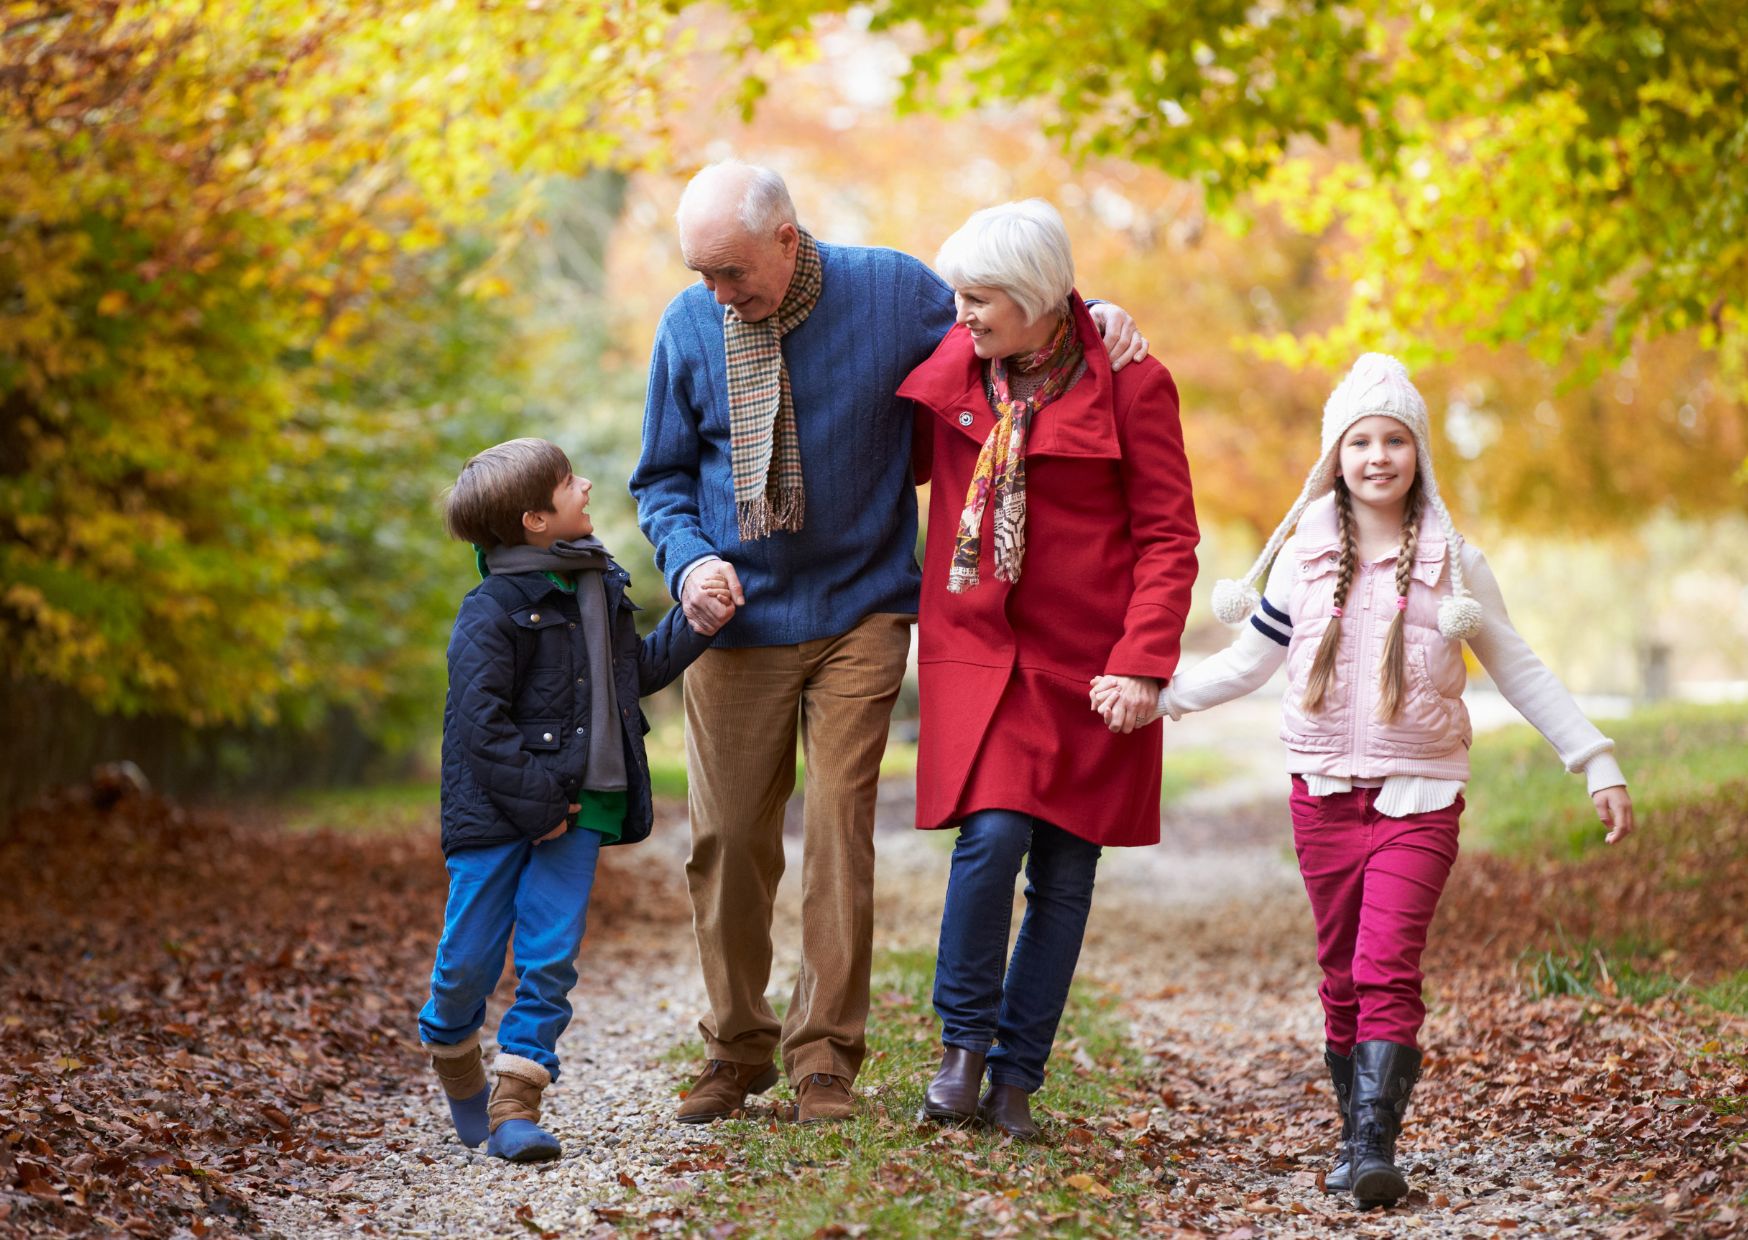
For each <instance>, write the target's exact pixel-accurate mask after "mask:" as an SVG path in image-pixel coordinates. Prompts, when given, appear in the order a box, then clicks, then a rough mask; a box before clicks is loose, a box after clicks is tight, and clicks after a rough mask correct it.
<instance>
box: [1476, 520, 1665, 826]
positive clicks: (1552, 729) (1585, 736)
mask: <svg viewBox="0 0 1748 1240" xmlns="http://www.w3.org/2000/svg"><path fill="white" fill-rule="evenodd" d="M1463 577H1464V580H1465V581H1466V582H1467V583H1468V586H1469V591H1470V593H1471V594H1473V595H1474V597H1475V601H1476V602H1478V603H1480V604H1481V607H1482V610H1483V611H1484V612H1485V614H1486V620H1485V621H1484V622H1483V623H1482V626H1481V631H1480V632H1479V633H1478V634H1476V635H1475V636H1474V637H1472V638H1470V639H1469V648H1470V649H1471V650H1473V651H1474V652H1475V657H1476V658H1477V659H1479V660H1480V661H1481V666H1482V667H1484V668H1486V669H1487V674H1488V675H1489V676H1491V677H1492V678H1493V683H1494V684H1495V685H1497V686H1498V688H1499V692H1500V694H1501V695H1503V696H1504V698H1505V700H1506V701H1508V702H1510V703H1511V704H1512V706H1513V707H1514V708H1516V710H1517V712H1518V714H1520V715H1522V716H1523V717H1524V718H1525V719H1526V720H1528V721H1529V723H1530V725H1531V726H1532V727H1534V728H1535V730H1536V731H1538V732H1540V733H1541V734H1542V735H1543V736H1544V737H1546V738H1547V741H1548V744H1550V745H1552V746H1553V747H1554V751H1555V752H1556V753H1558V754H1559V755H1560V761H1561V762H1563V763H1565V765H1566V769H1567V770H1569V771H1582V772H1584V777H1585V783H1586V784H1587V785H1588V788H1589V791H1590V798H1591V800H1592V802H1594V803H1595V805H1596V812H1597V817H1598V818H1600V819H1601V820H1602V821H1603V822H1604V823H1605V824H1606V825H1607V826H1608V828H1609V833H1608V840H1609V843H1611V844H1612V843H1614V842H1615V841H1616V840H1618V839H1621V838H1622V837H1624V836H1625V835H1627V834H1628V833H1629V832H1630V831H1632V829H1633V825H1634V824H1633V803H1632V798H1631V797H1630V796H1628V794H1627V786H1626V785H1627V779H1626V776H1625V775H1623V774H1621V768H1620V763H1619V762H1617V761H1615V756H1614V742H1613V741H1612V740H1610V739H1609V738H1608V737H1606V736H1604V735H1603V734H1602V732H1601V731H1600V730H1598V728H1597V726H1596V725H1595V724H1594V723H1592V722H1590V720H1588V719H1586V718H1585V717H1584V712H1583V711H1581V710H1579V709H1578V703H1577V702H1576V701H1574V700H1573V697H1572V694H1571V692H1570V691H1568V690H1567V688H1566V686H1565V685H1563V684H1561V683H1560V679H1559V677H1557V676H1555V675H1554V673H1553V672H1551V671H1549V670H1548V665H1547V664H1545V663H1543V662H1542V661H1541V660H1540V659H1539V658H1537V657H1536V652H1535V651H1533V650H1531V649H1530V646H1529V643H1528V642H1526V641H1525V640H1524V639H1523V635H1522V634H1520V633H1519V632H1518V631H1517V630H1516V629H1515V628H1513V627H1512V625H1511V616H1510V615H1509V614H1508V613H1507V612H1506V610H1505V596H1504V595H1503V594H1502V593H1501V592H1500V589H1499V581H1498V579H1497V578H1495V577H1494V576H1493V570H1492V569H1491V568H1489V567H1488V566H1487V561H1486V559H1485V558H1484V557H1483V556H1482V554H1481V553H1480V552H1479V551H1477V550H1475V548H1473V547H1471V546H1468V545H1467V544H1465V545H1464V547H1463Z"/></svg>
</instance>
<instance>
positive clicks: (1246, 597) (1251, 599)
mask: <svg viewBox="0 0 1748 1240" xmlns="http://www.w3.org/2000/svg"><path fill="white" fill-rule="evenodd" d="M1261 601H1262V595H1260V594H1258V593H1257V592H1256V587H1255V586H1252V585H1251V584H1250V583H1249V582H1244V581H1233V580H1232V579H1231V578H1229V577H1228V578H1225V579H1224V580H1221V581H1217V582H1215V583H1214V616H1215V618H1216V619H1218V620H1219V621H1220V623H1221V624H1243V623H1244V618H1245V617H1246V616H1248V615H1250V613H1251V612H1253V611H1255V610H1256V605H1257V604H1258V603H1260V602H1261Z"/></svg>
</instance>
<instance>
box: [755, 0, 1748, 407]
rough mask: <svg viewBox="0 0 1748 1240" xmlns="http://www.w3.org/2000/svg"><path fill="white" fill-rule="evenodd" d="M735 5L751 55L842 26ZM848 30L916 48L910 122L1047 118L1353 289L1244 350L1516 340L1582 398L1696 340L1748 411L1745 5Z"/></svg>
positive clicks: (968, 20) (912, 5)
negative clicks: (1331, 312)
mask: <svg viewBox="0 0 1748 1240" xmlns="http://www.w3.org/2000/svg"><path fill="white" fill-rule="evenodd" d="M733 7H734V8H735V9H736V11H737V12H740V13H742V14H744V17H745V22H746V26H745V36H744V40H743V45H744V46H745V47H748V48H764V49H770V48H780V49H781V48H789V49H793V48H794V47H796V46H798V45H805V44H806V42H807V39H808V37H809V30H810V23H811V22H812V20H813V19H814V18H815V17H817V16H819V15H821V14H823V13H828V12H842V11H844V10H846V9H848V8H849V7H850V5H849V3H848V0H782V2H779V3H775V4H773V3H766V2H764V0H761V2H760V3H758V4H756V5H755V4H752V3H751V2H750V0H734V6H733ZM858 11H860V12H863V13H866V14H868V19H869V21H870V25H871V28H872V29H874V30H885V31H893V32H896V33H899V34H901V35H902V36H903V37H904V38H905V39H906V41H907V46H909V47H910V48H911V49H912V51H911V54H910V56H909V69H908V72H907V74H906V77H905V82H904V101H905V102H906V103H908V104H910V105H912V106H917V105H923V104H928V105H933V106H964V105H968V104H971V105H974V104H978V103H986V102H1003V103H1014V102H1023V101H1034V102H1037V103H1040V104H1041V105H1043V107H1042V115H1043V116H1044V118H1045V124H1046V125H1047V126H1048V128H1049V129H1050V130H1051V132H1053V133H1054V134H1055V136H1057V137H1058V138H1059V139H1060V140H1061V141H1062V142H1063V143H1064V144H1065V145H1066V146H1067V148H1068V149H1070V150H1071V151H1073V152H1075V153H1077V154H1079V155H1085V156H1117V157H1121V158H1125V159H1130V160H1134V161H1137V162H1140V163H1144V164H1149V165H1152V166H1155V167H1158V168H1160V169H1162V170H1164V171H1166V172H1168V173H1170V174H1171V175H1173V176H1174V177H1179V178H1186V179H1189V180H1192V181H1193V182H1195V183H1196V184H1198V185H1199V186H1201V187H1202V189H1203V190H1204V191H1205V193H1206V196H1207V201H1208V203H1209V205H1210V207H1211V208H1212V209H1214V210H1215V211H1216V212H1221V213H1224V214H1226V215H1227V216H1228V217H1229V218H1231V217H1238V218H1240V219H1242V218H1245V217H1250V218H1254V214H1255V212H1256V211H1257V210H1258V209H1267V208H1268V207H1270V206H1271V205H1272V206H1278V207H1279V209H1280V210H1282V211H1283V212H1284V213H1285V214H1286V216H1287V218H1288V219H1289V220H1290V221H1291V222H1292V223H1293V224H1294V225H1295V226H1296V227H1298V228H1299V229H1301V230H1302V231H1305V232H1307V233H1309V234H1311V235H1314V236H1317V237H1318V238H1320V239H1321V240H1322V241H1323V242H1324V244H1323V245H1322V247H1321V256H1322V259H1323V261H1324V262H1325V263H1326V264H1327V265H1328V269H1329V272H1330V274H1331V275H1332V276H1333V277H1334V278H1335V279H1338V280H1341V281H1343V282H1344V283H1346V284H1347V285H1348V286H1349V290H1350V291H1349V295H1348V296H1347V298H1346V299H1345V302H1344V304H1343V305H1341V306H1340V307H1339V308H1338V313H1337V314H1336V316H1335V317H1334V318H1333V319H1332V320H1331V321H1328V322H1326V323H1322V324H1319V325H1317V326H1315V327H1311V328H1309V329H1302V330H1299V331H1296V332H1292V333H1278V334H1273V335H1262V336H1259V337H1257V338H1256V339H1255V340H1254V341H1253V343H1254V344H1255V345H1256V346H1257V347H1258V348H1259V350H1260V351H1261V352H1262V353H1263V354H1264V355H1267V356H1273V357H1278V358H1282V359H1284V360H1288V361H1290V362H1294V363H1304V362H1307V361H1311V362H1317V363H1321V364H1323V365H1325V366H1335V365H1339V364H1341V363H1342V362H1344V361H1346V360H1347V359H1350V358H1351V357H1352V356H1353V354H1354V353H1355V352H1356V351H1358V350H1359V349H1360V348H1362V347H1380V346H1381V347H1385V348H1389V349H1392V350H1394V351H1397V352H1400V353H1402V354H1405V355H1407V356H1408V357H1409V358H1410V359H1416V360H1420V359H1425V358H1426V357H1428V356H1431V355H1444V356H1449V355H1450V354H1451V352H1452V351H1453V350H1455V349H1457V348H1460V347H1461V346H1462V345H1464V344H1482V345H1501V344H1512V345H1523V346H1527V347H1528V348H1529V349H1530V350H1532V351H1533V353H1534V354H1535V355H1536V356H1537V357H1538V358H1540V359H1542V360H1543V361H1547V362H1574V363H1577V364H1578V365H1579V366H1580V377H1583V376H1584V375H1588V374H1591V373H1594V371H1595V367H1596V366H1597V365H1598V364H1600V363H1602V362H1606V361H1618V360H1619V359H1621V358H1623V357H1625V356H1626V355H1627V354H1628V352H1629V350H1630V348H1631V347H1632V344H1633V342H1634V341H1636V340H1642V339H1647V338H1655V337H1659V336H1663V335H1667V334H1674V333H1681V332H1689V331H1691V332H1693V333H1695V334H1696V337H1697V339H1698V341H1699V342H1700V344H1701V346H1702V347H1703V348H1704V349H1705V350H1707V351H1708V352H1710V353H1711V354H1712V355H1714V356H1715V357H1716V358H1717V359H1718V361H1719V362H1720V364H1721V369H1722V373H1723V375H1724V378H1725V381H1726V382H1727V383H1729V384H1730V385H1731V387H1732V390H1733V391H1734V392H1735V393H1737V394H1738V395H1741V394H1742V393H1745V392H1748V368H1745V363H1748V346H1745V345H1744V335H1743V326H1744V324H1743V314H1744V311H1745V309H1748V244H1745V243H1744V241H1743V227H1744V221H1745V214H1748V10H1744V9H1743V8H1742V6H1741V5H1739V4H1735V3H1732V2H1731V0H1668V2H1663V3H1652V4H1646V3H1642V2H1640V0H1479V2H1474V3H1470V2H1465V3H1448V2H1444V0H1434V2H1422V0H1369V2H1367V3H1361V4H1341V5H1336V4H1330V3H1326V2H1325V0H1281V2H1278V3H1269V4H1260V5H1258V4H1251V3H1235V2H1231V0H1192V2H1190V3H1185V4H1175V3H1174V4H1155V3H1145V4H1118V5H1112V4H1108V3H1103V2H1101V0H1048V2H1045V0H1006V3H1004V4H1002V5H1001V6H1000V8H999V11H998V10H997V9H995V8H994V7H992V6H990V5H987V4H985V3H983V0H875V3H873V4H872V5H860V6H858ZM763 85H764V82H763V79H762V78H761V77H760V75H759V74H757V73H754V74H752V75H751V76H750V77H749V79H748V82H747V85H746V88H745V90H744V92H743V98H744V100H745V101H746V102H747V103H748V104H749V105H750V104H751V103H752V102H753V101H755V100H756V99H757V97H758V96H759V94H760V93H761V91H762V89H763ZM1575 346H1580V347H1575Z"/></svg>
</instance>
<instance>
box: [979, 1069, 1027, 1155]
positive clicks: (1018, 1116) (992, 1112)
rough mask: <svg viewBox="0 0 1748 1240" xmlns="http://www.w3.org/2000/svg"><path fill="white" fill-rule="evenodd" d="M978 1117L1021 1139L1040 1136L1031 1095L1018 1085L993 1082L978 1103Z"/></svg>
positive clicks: (991, 1125)
mask: <svg viewBox="0 0 1748 1240" xmlns="http://www.w3.org/2000/svg"><path fill="white" fill-rule="evenodd" d="M977 1118H978V1119H980V1120H982V1121H983V1122H984V1123H986V1124H988V1125H989V1126H990V1127H992V1128H999V1129H1001V1130H1002V1131H1003V1132H1005V1133H1007V1134H1008V1136H1010V1137H1013V1138H1015V1139H1016V1140H1020V1141H1031V1140H1033V1139H1034V1138H1036V1137H1037V1136H1038V1132H1039V1129H1038V1125H1037V1124H1035V1123H1033V1122H1032V1105H1031V1099H1030V1096H1029V1095H1028V1094H1027V1093H1026V1091H1025V1090H1023V1089H1021V1088H1020V1087H1019V1086H1018V1085H996V1084H994V1083H991V1085H990V1087H989V1088H988V1089H987V1090H985V1091H984V1094H983V1101H982V1102H979V1103H978V1104H977Z"/></svg>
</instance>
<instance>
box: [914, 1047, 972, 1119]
mask: <svg viewBox="0 0 1748 1240" xmlns="http://www.w3.org/2000/svg"><path fill="white" fill-rule="evenodd" d="M984 1058H985V1055H984V1053H983V1052H982V1051H968V1050H965V1049H964V1048H962V1047H958V1046H949V1047H947V1048H946V1050H945V1051H944V1052H943V1053H942V1055H941V1068H940V1071H938V1072H936V1073H935V1079H934V1080H932V1081H930V1082H929V1088H928V1092H927V1093H926V1094H924V1095H923V1114H922V1118H924V1119H932V1120H934V1121H935V1122H937V1123H942V1124H968V1123H970V1122H971V1121H972V1120H974V1119H976V1118H977V1091H978V1088H979V1087H980V1086H982V1084H983V1061H984Z"/></svg>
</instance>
